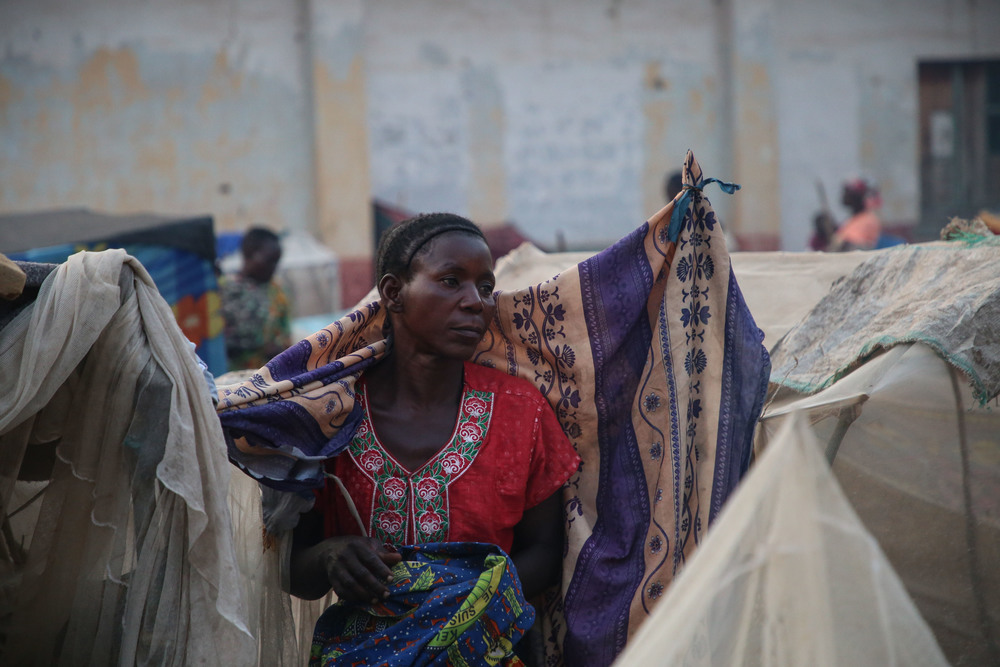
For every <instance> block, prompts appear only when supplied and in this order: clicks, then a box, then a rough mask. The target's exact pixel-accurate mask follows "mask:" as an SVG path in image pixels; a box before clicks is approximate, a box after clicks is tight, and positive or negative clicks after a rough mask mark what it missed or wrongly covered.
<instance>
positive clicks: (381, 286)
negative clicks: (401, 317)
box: [378, 273, 403, 313]
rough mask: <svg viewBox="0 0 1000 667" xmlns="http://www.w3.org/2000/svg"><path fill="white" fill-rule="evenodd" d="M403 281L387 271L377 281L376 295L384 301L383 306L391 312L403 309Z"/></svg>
mask: <svg viewBox="0 0 1000 667" xmlns="http://www.w3.org/2000/svg"><path fill="white" fill-rule="evenodd" d="M402 291H403V281H402V280H400V279H399V278H398V277H397V276H396V275H394V274H392V273H387V274H385V275H384V276H382V280H380V281H378V295H379V297H381V299H382V301H383V302H384V303H385V308H386V310H388V311H389V312H391V313H398V312H401V311H402V310H403V299H402Z"/></svg>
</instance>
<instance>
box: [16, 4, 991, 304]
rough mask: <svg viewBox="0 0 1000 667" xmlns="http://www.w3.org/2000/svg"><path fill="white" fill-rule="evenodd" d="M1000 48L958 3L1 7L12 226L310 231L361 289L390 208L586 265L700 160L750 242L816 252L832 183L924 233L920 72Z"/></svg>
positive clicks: (975, 8) (976, 10) (732, 223)
mask: <svg viewBox="0 0 1000 667" xmlns="http://www.w3.org/2000/svg"><path fill="white" fill-rule="evenodd" d="M998 33H1000V3H997V2H972V1H963V0H910V1H909V2H906V3H901V2H888V3H870V2H868V3H866V2H861V0H844V1H843V2H837V3H826V2H823V1H822V0H802V1H795V2H793V1H792V0H740V1H739V2H737V1H736V0H716V1H714V2H709V3H686V2H682V1H681V0H629V2H621V1H620V0H603V1H598V0H585V1H584V0H510V1H509V2H505V3H495V2H487V1H486V0H417V1H414V0H409V1H404V0H372V1H369V2H365V1H363V0H347V1H338V0H298V1H297V2H295V3H288V2H276V1H275V0H241V1H237V0H201V1H199V2H196V1H194V0H187V1H184V2H170V3H162V2H161V3H141V4H137V3H134V2H131V1H129V0H80V1H79V2H75V3H64V2H61V1H60V0H37V1H35V2H29V1H28V0H8V1H7V2H4V3H0V40H2V44H3V52H2V54H0V211H4V210H6V211H9V210H26V209H37V208H49V207H55V206H70V205H83V206H90V207H93V208H98V209H101V210H105V211H111V212H116V211H131V210H158V211H164V212H177V213H183V212H198V213H202V212H206V211H207V212H210V213H212V214H214V215H215V216H216V219H217V220H218V223H219V228H220V229H234V228H241V227H244V226H246V225H248V224H251V223H256V222H263V223H267V224H270V225H273V226H275V227H278V228H297V229H303V230H308V231H311V232H313V233H314V234H316V235H318V236H319V237H320V238H322V239H323V240H324V241H326V242H327V243H328V244H329V245H331V246H332V247H334V249H335V250H337V251H338V253H339V254H340V255H341V256H342V257H344V258H345V259H346V260H347V261H346V262H345V263H344V266H345V267H346V270H347V271H349V272H350V271H354V272H357V274H358V276H359V277H358V281H359V285H360V284H363V283H365V282H367V281H369V280H370V257H369V253H370V252H371V240H372V239H371V219H370V217H371V213H370V211H369V208H368V202H369V201H370V198H371V197H372V196H378V197H380V198H383V199H385V200H387V201H389V202H391V203H395V204H398V205H400V206H403V207H406V208H409V209H412V210H415V211H427V210H452V211H456V212H459V213H464V214H467V215H469V216H470V217H472V218H473V219H475V220H478V221H480V222H482V223H484V224H490V223H494V222H499V221H503V220H511V221H514V222H516V223H517V224H518V225H520V226H521V228H522V229H523V230H525V231H526V232H527V233H528V234H529V235H531V236H532V237H534V238H535V239H536V240H537V241H538V242H540V243H543V244H549V245H554V244H555V243H556V241H557V239H558V238H559V236H560V234H561V235H562V236H563V237H564V238H565V239H566V241H567V242H568V244H569V245H570V247H580V248H583V247H590V248H593V247H599V246H603V245H605V244H607V243H610V242H612V241H614V240H616V239H617V238H619V237H620V236H621V235H622V234H623V233H626V232H627V231H629V230H631V229H632V228H633V227H635V226H636V225H637V224H638V223H639V222H641V220H642V219H644V218H645V217H646V216H648V215H649V214H650V213H652V212H654V211H655V210H656V208H658V207H659V206H660V205H661V204H662V203H663V194H662V185H663V178H664V176H665V174H666V173H667V172H668V171H671V170H673V169H675V168H677V167H678V166H679V165H680V163H681V160H682V159H683V156H684V152H685V150H687V149H688V148H691V149H693V150H694V151H695V154H696V155H697V156H698V158H699V160H700V161H701V163H702V165H703V166H704V167H705V170H706V173H707V175H709V176H715V177H718V178H722V179H726V180H733V181H736V182H739V183H741V184H742V185H743V186H744V189H743V190H742V191H741V192H740V193H738V194H737V195H736V196H734V197H731V198H730V197H727V196H725V195H722V194H720V193H718V191H711V190H710V191H709V193H708V194H709V196H710V197H711V198H712V200H713V203H714V204H715V205H716V208H717V209H718V210H719V212H720V214H721V216H722V218H723V220H724V221H726V223H727V224H728V225H729V227H730V229H731V230H732V231H733V232H735V234H736V236H737V237H739V238H740V239H741V240H743V241H744V242H745V243H746V244H747V245H748V246H749V247H752V248H767V247H778V246H779V244H780V245H783V246H784V247H785V248H788V249H799V248H802V247H804V245H805V240H806V238H807V237H808V235H809V231H810V230H809V225H810V219H811V217H812V214H813V213H814V212H815V211H816V209H817V207H818V198H817V195H816V186H815V184H816V181H817V180H820V181H821V182H822V183H823V184H824V185H825V187H826V190H827V192H828V193H829V195H830V196H831V199H833V200H834V203H835V198H836V195H837V184H838V183H839V182H840V180H841V179H842V178H844V177H845V176H846V175H849V174H853V173H867V174H870V175H871V176H872V177H874V178H876V179H877V180H878V181H879V183H880V184H881V186H882V192H883V198H884V202H885V207H884V211H883V213H884V217H885V218H886V219H887V220H888V221H896V222H905V221H913V220H915V219H916V216H917V211H918V207H919V192H918V185H919V178H918V170H919V160H918V148H917V79H916V68H917V62H918V61H919V60H920V59H923V58H945V57H989V56H992V57H1000V46H998V44H997V42H996V39H995V35H996V34H998ZM835 212H836V213H838V214H842V213H843V211H842V210H840V209H839V208H837V207H836V206H835ZM348 282H349V281H348ZM346 284H348V283H347V282H345V285H346ZM349 289H354V288H352V287H349ZM358 289H360V287H358ZM345 300H347V301H349V300H350V298H349V297H347V298H345Z"/></svg>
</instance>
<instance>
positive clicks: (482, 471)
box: [291, 214, 579, 662]
mask: <svg viewBox="0 0 1000 667" xmlns="http://www.w3.org/2000/svg"><path fill="white" fill-rule="evenodd" d="M376 273H377V275H378V283H377V286H378V291H379V296H380V299H381V304H382V306H383V307H384V308H385V310H386V313H387V325H386V326H387V327H388V330H389V331H388V335H389V338H390V339H391V352H390V353H389V354H388V355H387V356H386V357H385V358H383V359H382V360H381V361H380V362H379V363H378V364H376V365H374V366H372V367H371V368H370V369H369V370H367V371H366V372H365V374H364V376H363V377H362V379H361V381H360V382H359V383H358V385H357V401H358V403H359V404H360V405H361V407H362V414H363V416H362V420H361V423H360V425H359V426H358V428H357V430H356V432H355V434H354V436H353V438H352V440H351V444H350V446H349V448H348V451H346V452H344V453H343V454H340V455H339V456H337V457H335V458H334V459H333V460H331V461H330V462H329V463H328V464H327V472H328V474H330V475H332V476H333V477H334V478H335V480H330V481H328V482H327V485H326V487H325V488H324V489H322V490H321V491H319V492H317V502H316V505H315V508H314V510H313V511H311V512H309V513H307V514H305V515H303V517H302V518H301V519H300V521H299V524H298V527H297V528H296V530H295V535H294V542H293V547H292V560H291V592H292V593H293V594H295V595H297V596H299V597H304V598H307V599H316V598H319V597H321V596H323V595H325V594H326V593H327V592H328V591H329V590H330V589H331V588H332V589H333V590H334V591H335V592H336V593H337V596H338V598H340V600H342V601H344V602H346V603H350V604H355V605H360V604H376V605H377V604H378V603H379V602H380V601H382V600H384V599H386V598H388V597H389V595H390V589H391V587H392V585H393V568H394V567H395V566H396V565H397V564H399V563H400V561H401V560H402V556H401V555H400V553H399V547H400V545H404V544H422V543H437V542H479V543H482V542H486V543H490V544H494V545H497V546H498V547H500V549H502V550H503V551H504V552H508V553H510V555H511V558H512V560H513V564H514V567H515V569H516V572H517V575H519V577H520V581H521V584H522V586H523V590H524V595H525V597H527V598H530V597H532V596H533V595H535V594H537V593H539V592H541V591H542V590H544V589H545V588H546V587H548V586H550V585H551V584H554V583H556V582H557V580H558V573H559V568H560V561H561V556H562V551H563V544H562V542H563V518H562V512H561V502H560V498H559V494H558V491H559V489H560V488H561V487H562V486H563V484H564V483H565V482H566V480H567V479H568V477H569V476H570V475H571V474H572V473H573V472H574V471H575V470H576V468H577V466H578V464H579V458H578V457H577V455H576V452H575V451H574V449H573V447H572V445H571V444H570V442H569V441H568V439H567V438H566V436H565V435H564V434H563V433H562V430H561V429H560V427H559V423H558V421H557V420H556V417H555V415H554V413H553V412H552V409H551V407H550V406H549V404H548V403H547V402H546V401H545V399H544V398H543V397H542V396H541V394H540V393H539V392H538V390H537V389H536V388H535V387H534V386H533V385H531V384H530V383H528V382H527V381H525V380H521V379H518V378H514V377H511V376H508V375H506V374H504V373H501V372H499V371H496V370H493V369H491V368H486V367H484V366H479V365H476V364H473V363H471V362H469V361H468V360H469V359H470V358H471V357H472V355H473V353H474V352H475V351H476V347H477V346H478V345H479V343H480V341H481V340H482V337H483V335H484V333H485V332H486V330H487V328H488V325H489V323H490V321H491V320H492V318H493V316H494V312H495V308H496V304H495V300H494V294H493V291H494V282H495V280H494V276H493V260H492V257H491V255H490V251H489V248H488V246H487V245H486V241H485V238H484V237H483V234H482V232H481V231H480V230H479V228H478V227H476V225H474V224H473V223H472V222H470V221H468V220H466V219H464V218H461V217H459V216H455V215H450V214H431V215H425V216H419V217H417V218H413V219H410V220H408V221H406V222H404V223H402V224H400V225H399V226H397V227H395V228H393V229H392V230H391V231H390V232H389V233H388V234H386V236H385V237H384V238H383V240H382V243H381V244H380V246H379V251H378V257H377V260H376ZM341 485H342V486H341ZM344 492H346V494H345V493H344ZM359 522H360V525H359ZM362 529H363V531H364V533H363V534H362ZM322 623H323V621H322V619H321V622H320V625H322ZM317 632H318V637H319V635H322V634H323V633H322V632H321V629H320V627H319V626H318V628H317ZM320 643H323V640H322V638H320ZM317 649H319V650H317ZM337 650H340V648H338V649H337ZM316 653H322V649H320V648H319V647H317V646H315V645H314V657H320V656H318V655H316ZM324 662H325V660H324Z"/></svg>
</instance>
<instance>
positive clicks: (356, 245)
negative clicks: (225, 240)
mask: <svg viewBox="0 0 1000 667" xmlns="http://www.w3.org/2000/svg"><path fill="white" fill-rule="evenodd" d="M313 72H314V75H313V82H314V86H315V88H314V93H315V97H316V183H317V187H316V200H317V201H316V204H317V205H316V211H317V217H318V222H319V230H318V231H319V234H320V239H321V240H322V241H324V242H325V243H326V244H327V245H328V246H330V247H331V248H336V249H337V252H338V253H339V254H340V255H341V256H342V257H361V258H369V257H371V255H372V251H373V245H374V240H373V235H374V232H373V231H372V230H373V227H372V212H371V205H370V203H369V201H368V197H369V193H370V192H371V183H370V176H369V165H368V118H367V105H366V103H365V100H366V94H365V69H364V60H363V58H362V57H361V55H360V54H358V55H356V56H355V57H354V60H353V61H352V62H351V64H350V67H348V68H347V71H346V76H345V77H344V78H339V77H337V76H335V75H334V72H333V71H332V69H331V68H330V67H329V66H327V64H326V63H325V62H322V61H316V62H314V68H313ZM351 296H352V295H344V303H354V301H351V299H350V297H351ZM362 296H363V295H362ZM358 298H360V297H358Z"/></svg>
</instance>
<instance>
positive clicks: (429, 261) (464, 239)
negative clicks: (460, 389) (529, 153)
mask: <svg viewBox="0 0 1000 667" xmlns="http://www.w3.org/2000/svg"><path fill="white" fill-rule="evenodd" d="M495 285H496V279H495V278H494V276H493V258H492V257H491V256H490V250H489V248H488V247H487V246H486V243H484V242H483V240H482V239H480V238H478V237H476V236H473V235H472V234H466V233H463V232H447V233H445V234H442V235H441V236H438V237H436V238H434V239H431V241H429V242H428V244H427V246H426V247H425V248H424V249H422V250H421V251H420V252H419V253H418V254H417V256H416V257H414V258H413V262H412V263H411V265H410V279H409V280H408V281H407V282H405V283H403V285H402V287H401V289H400V290H399V303H400V305H401V308H400V309H398V312H397V313H396V314H395V316H394V317H393V329H394V332H395V336H396V339H397V341H399V342H402V341H404V340H406V341H408V342H412V343H413V345H414V348H413V349H414V351H416V352H422V353H425V354H430V355H434V356H440V357H444V358H448V359H462V360H465V359H468V358H470V357H471V356H472V354H473V353H474V352H475V351H476V347H477V346H478V345H479V342H480V341H481V340H482V338H483V334H485V333H486V328H487V327H488V326H489V323H490V320H491V319H493V313H494V312H495V311H496V301H495V299H494V298H493V289H494V287H495Z"/></svg>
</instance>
